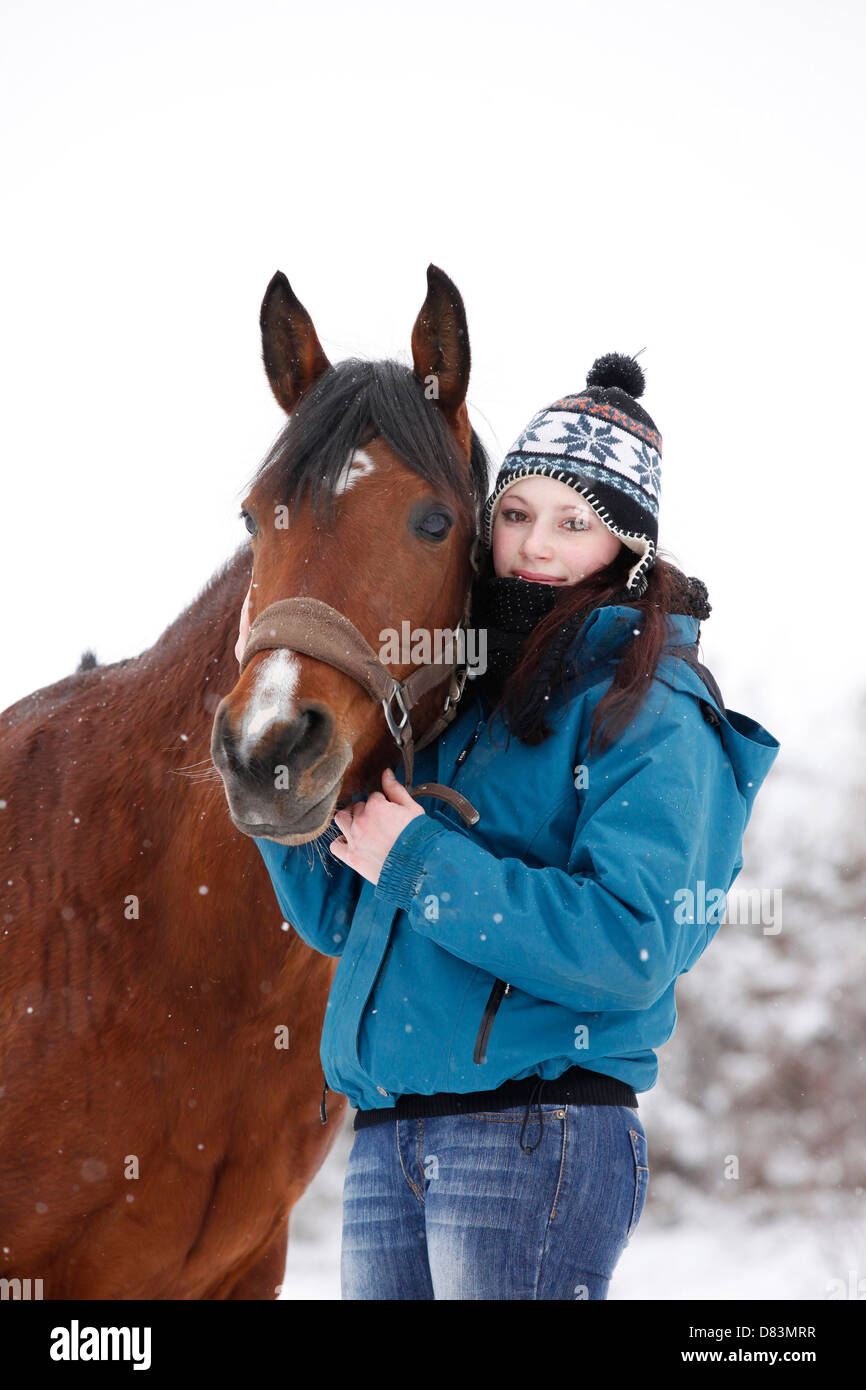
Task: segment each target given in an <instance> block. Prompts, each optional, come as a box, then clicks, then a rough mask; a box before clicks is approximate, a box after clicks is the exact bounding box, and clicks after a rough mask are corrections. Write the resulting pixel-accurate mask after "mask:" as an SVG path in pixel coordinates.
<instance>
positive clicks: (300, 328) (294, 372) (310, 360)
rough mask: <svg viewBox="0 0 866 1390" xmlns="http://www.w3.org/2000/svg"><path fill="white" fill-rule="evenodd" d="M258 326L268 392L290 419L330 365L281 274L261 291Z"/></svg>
mask: <svg viewBox="0 0 866 1390" xmlns="http://www.w3.org/2000/svg"><path fill="white" fill-rule="evenodd" d="M259 323H260V324H261V330H262V358H263V360H264V364H265V371H266V372H267V374H268V381H269V382H270V383H271V390H272V391H273V393H274V395H275V396H276V398H277V400H278V401H279V403H280V405H281V406H282V407H283V410H284V411H285V412H286V414H287V415H291V414H292V411H293V410H295V409H296V407H297V404H298V402H299V400H300V399H301V397H302V396H303V394H304V392H305V391H308V390H309V389H310V387H311V386H312V384H313V382H314V381H316V380H317V379H318V377H320V376H321V375H322V373H323V372H325V371H327V369H328V368H329V367H330V365H331V364H330V362H329V361H328V359H327V357H326V356H325V354H324V351H323V350H322V345H321V343H320V342H319V339H318V337H317V336H316V330H315V328H314V327H313V320H312V319H311V318H310V316H309V314H308V313H307V311H306V309H305V308H304V306H303V304H302V303H301V301H300V300H299V299H298V298H297V296H296V294H295V292H294V290H293V289H292V287H291V285H290V284H289V282H288V280H287V279H286V277H285V275H284V274H283V272H282V271H281V270H278V271H277V273H276V275H274V277H273V279H272V280H271V283H270V284H269V285H268V288H267V290H266V291H265V297H264V299H263V300H262V308H261V313H260V314H259Z"/></svg>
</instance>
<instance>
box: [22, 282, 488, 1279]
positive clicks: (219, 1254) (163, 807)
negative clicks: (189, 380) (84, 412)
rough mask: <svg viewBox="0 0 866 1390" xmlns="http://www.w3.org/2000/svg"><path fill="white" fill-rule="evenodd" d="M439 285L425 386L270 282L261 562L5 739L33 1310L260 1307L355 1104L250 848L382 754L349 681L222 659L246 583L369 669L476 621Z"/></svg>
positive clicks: (482, 459) (471, 482) (368, 713)
mask: <svg viewBox="0 0 866 1390" xmlns="http://www.w3.org/2000/svg"><path fill="white" fill-rule="evenodd" d="M427 281H428V291H427V297H426V299H425V302H424V305H423V307H422V309H421V311H420V313H419V315H418V318H417V320H416V323H415V327H414V330H413V334H412V355H413V367H412V368H409V367H404V366H401V365H399V364H397V363H394V362H372V363H367V362H361V361H348V362H343V363H339V364H337V365H336V366H331V365H330V364H329V362H328V361H327V359H326V357H325V355H324V353H323V351H322V349H321V346H320V344H319V341H318V338H317V336H316V332H315V329H314V327H313V324H312V321H311V320H310V317H309V315H308V314H307V313H306V311H305V310H304V308H303V306H302V305H301V304H300V303H299V302H298V300H297V299H296V298H295V296H294V294H293V293H292V291H291V289H290V287H289V284H288V281H287V280H286V279H285V277H284V276H283V275H281V274H277V275H276V276H274V278H273V280H272V281H271V284H270V286H269V287H268V291H267V293H266V295H265V299H264V302H263V304H262V312H261V326H262V342H263V353H264V361H265V367H266V371H267V374H268V378H269V380H270V383H271V386H272V388H273V391H274V393H275V395H276V397H277V400H278V401H279V402H280V404H281V405H282V406H283V408H284V409H285V410H286V412H287V413H289V414H290V415H291V417H292V418H291V419H290V421H289V422H288V424H287V425H286V427H285V429H284V430H283V432H282V434H281V435H280V437H279V438H278V440H277V442H276V444H275V445H274V448H273V449H272V450H271V453H270V454H269V456H268V458H267V459H266V460H265V462H264V463H263V464H262V466H261V468H260V469H259V470H258V472H257V474H256V476H255V478H254V480H253V482H252V484H251V488H250V491H249V493H248V496H247V497H246V498H245V501H244V514H245V515H246V517H247V518H248V521H247V525H248V528H249V529H250V530H251V531H253V532H254V533H255V534H254V538H253V540H252V547H251V549H252V555H250V550H249V548H248V547H246V546H245V547H243V548H242V549H241V550H239V551H238V553H237V554H236V555H235V556H234V557H233V558H232V559H231V560H230V561H229V562H227V564H226V565H225V566H224V567H223V568H222V569H221V570H220V571H219V572H218V573H217V574H216V575H214V576H213V578H212V579H211V580H210V582H209V583H208V585H207V586H206V588H205V589H204V590H203V591H202V593H201V594H200V595H199V597H198V598H197V599H196V600H195V601H194V602H193V603H192V604H191V605H190V606H189V608H187V610H186V611H185V612H184V613H182V614H181V616H180V617H179V618H178V619H176V621H175V622H174V623H172V625H171V626H170V627H169V628H168V629H167V630H166V631H165V632H164V633H163V634H162V636H161V637H160V639H159V640H158V641H157V642H156V643H155V644H154V646H152V647H151V648H149V649H148V650H147V651H145V652H143V653H142V654H141V655H140V656H138V657H136V658H132V659H127V660H125V661H121V662H117V663H115V664H113V665H110V666H104V667H102V666H95V667H93V668H92V669H83V667H82V669H80V670H79V671H78V672H77V673H76V674H75V675H73V676H70V677H67V678H66V679H65V680H62V681H59V682H58V683H57V684H55V685H53V686H50V687H47V688H45V689H43V690H40V691H37V692H36V693H35V694H33V695H30V696H29V697H27V698H26V699H24V700H21V701H19V702H18V703H17V704H16V705H13V706H12V707H11V708H10V709H8V710H6V711H5V713H4V714H3V715H2V716H0V798H2V805H0V817H2V821H0V824H2V826H3V830H4V835H3V843H4V845H5V846H7V847H8V864H7V867H6V870H5V871H4V873H3V882H4V890H3V897H4V900H5V901H4V903H3V908H2V919H3V920H2V927H0V931H2V935H0V1000H2V1027H0V1124H2V1134H0V1276H2V1277H5V1278H6V1279H16V1278H17V1279H20V1280H22V1281H23V1280H25V1279H30V1280H36V1279H41V1280H42V1281H43V1282H42V1291H43V1296H44V1297H45V1298H47V1299H74V1298H82V1299H92V1298H107V1299H130V1298H144V1299H157V1298H162V1299H165V1298H168V1299H210V1298H214V1299H227V1298H235V1299H251V1298H273V1297H274V1296H275V1293H276V1292H277V1291H278V1286H279V1284H280V1280H281V1277H282V1274H283V1269H284V1266H285V1257H286V1248H287V1238H288V1226H289V1217H290V1213H291V1210H292V1207H293V1205H294V1203H295V1201H296V1200H297V1199H298V1197H299V1196H300V1195H301V1193H302V1192H303V1191H304V1190H305V1188H306V1187H307V1186H308V1184H309V1183H310V1181H311V1179H312V1178H313V1176H314V1174H315V1173H316V1171H317V1170H318V1168H319V1167H320V1165H321V1164H322V1162H323V1160H324V1158H325V1156H326V1154H327V1152H328V1150H329V1148H330V1146H331V1144H332V1143H333V1140H334V1138H335V1136H336V1134H337V1132H338V1130H339V1128H340V1121H341V1119H342V1117H343V1116H344V1114H345V1108H346V1099H345V1097H342V1096H341V1097H336V1098H333V1099H332V1103H331V1107H330V1113H329V1115H328V1123H327V1124H326V1125H324V1126H323V1124H322V1120H321V1116H320V1108H319V1107H320V1097H321V1093H322V1082H323V1077H322V1072H321V1067H320V1063H319V1040H320V1033H321V1027H322V1021H323V1017H324V1010H325V1004H326V1001H327V997H328V992H329V989H330V984H331V979H332V976H333V971H334V966H335V960H334V959H333V958H331V957H327V956H323V955H320V954H318V953H317V952H315V951H313V950H311V949H310V948H309V947H308V946H307V945H306V944H305V943H304V942H303V941H302V940H301V938H300V937H299V936H297V934H296V933H295V932H294V930H293V929H292V928H291V927H290V926H289V925H288V924H286V923H284V922H282V920H281V914H280V910H279V907H278V905H277V902H276V898H275V895H274V892H273V888H272V885H271V882H270V879H269V878H268V875H267V872H266V870H265V867H264V864H263V862H262V859H261V856H260V854H259V852H258V849H257V848H256V846H255V845H254V844H253V842H252V840H251V839H250V838H248V837H249V835H253V834H254V835H264V834H269V833H270V834H272V836H273V837H274V838H279V839H281V840H282V841H283V842H284V843H287V844H298V845H300V844H302V843H304V842H307V841H315V840H316V837H317V836H319V835H322V834H323V832H325V831H327V829H328V824H329V821H330V820H331V817H332V815H333V810H334V807H335V806H337V805H342V804H345V803H346V802H347V801H349V800H350V799H351V798H352V796H353V795H355V794H357V793H360V794H365V793H369V792H370V791H372V790H376V789H379V787H380V778H381V773H382V771H383V770H384V768H385V767H386V766H394V765H395V763H396V749H395V745H394V743H393V741H392V739H391V735H390V733H389V731H388V727H387V725H386V722H385V719H384V718H383V711H382V708H381V707H380V705H379V704H377V702H376V701H374V700H371V699H370V698H369V695H368V694H367V693H366V691H365V690H363V689H362V688H361V687H360V686H359V685H358V684H357V683H356V682H355V681H354V680H353V679H352V678H351V677H350V676H349V675H346V674H343V673H342V672H340V671H338V670H335V669H333V668H332V667H331V666H330V665H329V664H326V663H324V662H322V661H318V660H316V659H314V658H312V657H308V656H303V655H297V654H294V655H293V654H291V653H287V652H286V651H278V652H273V651H271V652H268V651H263V652H260V653H259V654H258V655H256V656H255V657H254V658H253V659H252V660H250V661H249V664H248V665H246V667H245V669H244V671H243V674H242V675H241V676H240V677H239V675H238V662H237V659H236V657H235V654H234V648H235V639H236V637H237V630H238V617H239V613H240V610H241V607H242V604H243V600H244V595H245V594H246V593H247V592H248V591H249V594H250V598H251V612H252V615H253V616H254V615H255V613H256V612H257V611H260V610H261V608H262V607H263V606H265V605H268V604H270V603H272V602H274V601H277V600H280V599H284V598H287V597H292V596H296V595H311V596H314V597H316V598H318V599H321V600H323V601H325V602H326V603H328V604H330V605H332V606H333V607H334V608H335V609H337V610H338V611H339V612H340V613H341V614H344V615H346V617H348V618H349V619H350V620H351V621H352V622H353V623H354V624H355V625H356V626H357V627H358V628H359V629H360V631H361V632H362V634H363V635H364V636H365V637H366V638H367V640H368V641H369V642H370V643H371V645H372V646H373V647H374V648H378V647H379V646H380V645H381V644H380V641H379V634H380V632H381V631H382V630H383V629H389V628H394V629H397V630H398V631H399V630H400V627H401V623H402V622H403V620H405V619H408V620H409V622H410V623H411V624H412V626H413V627H414V626H422V627H424V628H435V627H441V628H443V629H444V628H452V629H453V628H454V626H455V624H456V623H457V621H458V620H459V617H460V614H461V611H462V609H463V604H464V599H465V595H466V592H467V589H468V584H469V578H470V570H469V548H470V544H471V542H472V540H473V538H474V536H475V533H476V527H477V522H478V513H479V507H480V503H481V501H482V500H483V497H484V495H485V491H486V486H487V471H486V456H485V454H484V450H483V449H482V447H481V445H480V444H479V442H478V440H477V437H476V436H475V435H474V434H473V432H472V431H471V428H470V426H469V423H468V418H467V413H466V405H465V395H466V386H467V381H468V376H469V340H468V334H467V331H466V321H465V315H464V311H463V304H462V301H461V299H460V295H459V294H458V292H457V290H456V288H455V287H454V286H453V285H452V283H451V281H450V280H449V279H448V278H447V276H445V275H444V274H443V273H442V272H441V271H439V270H437V268H436V267H434V266H430V267H429V268H428V272H427ZM322 499H324V500H325V501H326V502H327V504H328V517H329V520H328V522H327V524H324V523H323V520H322V516H321V514H320V504H321V501H322ZM286 517H287V518H288V524H287V525H285V524H283V523H284V520H285V518H286ZM251 566H252V578H251ZM390 669H392V674H393V675H394V676H395V677H398V678H400V679H402V677H403V676H404V675H406V674H407V672H408V671H409V670H410V669H411V663H410V664H409V665H406V666H402V667H399V668H396V669H394V668H390ZM441 693H442V692H441V690H433V691H431V692H430V694H429V696H424V697H423V699H422V701H421V702H420V704H419V705H418V707H417V710H415V711H413V725H414V728H415V733H416V737H417V736H418V735H420V734H421V733H423V732H424V730H425V729H426V728H428V727H430V726H431V725H432V722H433V720H434V718H435V716H436V714H437V713H438V712H439V711H440V710H441V708H442V700H441ZM212 737H213V748H214V750H215V751H216V755H217V761H218V762H219V764H220V768H219V770H216V769H215V768H214V766H213V765H212V764H211V762H210V749H211V746H212V745H211V740H212ZM275 757H276V758H278V760H279V762H280V763H281V764H287V765H288V766H289V767H290V769H291V770H292V773H293V778H292V786H293V790H292V791H286V790H282V791H281V792H280V794H279V798H278V800H276V801H275V799H274V797H275V793H274V781H273V775H272V767H273V764H274V761H275ZM196 766H200V767H201V769H202V771H201V773H200V774H198V773H195V772H190V771H189V769H190V768H191V767H192V768H194V767H196ZM178 774H180V775H178ZM227 800H228V805H227ZM323 848H324V845H323V844H313V846H312V849H311V850H310V851H306V850H303V849H298V851H297V852H298V853H299V854H302V853H303V854H305V855H306V854H307V853H319V854H321V853H322V851H323ZM281 1039H282V1041H279V1040H281ZM286 1040H287V1042H288V1045H286Z"/></svg>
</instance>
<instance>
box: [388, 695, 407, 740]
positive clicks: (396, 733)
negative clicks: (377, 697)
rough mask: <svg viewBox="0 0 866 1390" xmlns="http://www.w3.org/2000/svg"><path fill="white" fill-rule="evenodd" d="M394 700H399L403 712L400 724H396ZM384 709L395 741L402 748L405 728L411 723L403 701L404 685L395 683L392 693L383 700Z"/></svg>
mask: <svg viewBox="0 0 866 1390" xmlns="http://www.w3.org/2000/svg"><path fill="white" fill-rule="evenodd" d="M392 700H396V701H397V704H398V705H399V706H400V709H401V710H402V712H403V718H402V719H401V720H400V723H399V724H395V722H394V715H393V714H392V712H391V701H392ZM382 709H383V710H384V712H385V719H386V721H387V724H388V728H389V729H390V730H391V734H392V735H393V737H394V740H395V742H396V743H397V744H398V746H399V747H401V748H402V746H403V743H404V741H405V740H404V737H403V730H404V729H405V727H406V725H407V724H408V723H409V711H408V709H407V708H406V705H405V704H404V702H403V688H402V686H400V685H395V686H394V689H393V690H392V691H391V694H390V695H386V696H385V698H384V700H383V701H382Z"/></svg>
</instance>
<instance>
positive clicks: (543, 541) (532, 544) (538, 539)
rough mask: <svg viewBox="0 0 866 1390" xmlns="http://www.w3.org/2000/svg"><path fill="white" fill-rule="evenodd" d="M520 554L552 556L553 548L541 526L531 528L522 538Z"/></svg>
mask: <svg viewBox="0 0 866 1390" xmlns="http://www.w3.org/2000/svg"><path fill="white" fill-rule="evenodd" d="M520 550H521V554H525V555H538V556H542V555H552V554H553V547H552V545H551V543H550V541H549V539H548V537H547V535H546V533H545V530H544V528H543V527H541V526H533V527H531V528H530V530H529V531H528V532H527V534H526V536H525V537H524V541H523V545H522V546H521V547H520Z"/></svg>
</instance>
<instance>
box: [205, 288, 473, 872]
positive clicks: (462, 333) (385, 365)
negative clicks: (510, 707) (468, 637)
mask: <svg viewBox="0 0 866 1390" xmlns="http://www.w3.org/2000/svg"><path fill="white" fill-rule="evenodd" d="M260 321H261V330H262V350H263V359H264V365H265V370H266V372H267V376H268V380H269V382H270V385H271V389H272V390H273V392H274V395H275V397H276V399H277V401H278V402H279V404H280V405H281V406H282V408H283V410H285V412H286V414H287V415H288V416H289V417H290V418H289V421H288V423H287V425H286V426H285V428H284V429H283V431H282V433H281V434H280V435H279V437H278V439H277V440H276V442H275V444H274V445H273V447H272V449H271V450H270V452H269V454H268V456H267V457H266V458H265V460H264V462H263V463H262V465H261V467H260V468H259V470H258V471H257V473H256V475H255V477H254V478H253V480H252V482H251V484H250V487H249V490H248V492H247V495H246V497H245V498H244V501H243V505H242V513H241V514H242V516H243V517H244V519H245V521H246V525H247V529H248V530H249V532H250V535H251V550H252V578H251V582H250V587H249V590H248V593H247V599H246V604H245V615H244V617H245V624H244V626H243V627H242V635H241V638H240V639H239V643H238V649H237V655H238V658H239V662H240V667H241V669H240V675H239V679H238V681H237V683H236V685H235V687H234V689H233V690H232V691H231V692H230V693H229V694H228V695H227V696H225V698H224V699H222V700H221V702H220V704H219V705H218V707H217V709H216V712H215V716H214V723H213V731H212V738H211V756H212V758H213V762H214V765H215V766H216V768H217V769H218V771H219V773H220V775H221V777H222V780H223V784H224V787H225V792H226V797H227V799H228V807H229V812H230V815H231V818H232V821H233V823H234V824H235V826H236V827H237V829H238V830H240V831H242V832H243V833H244V834H247V835H251V836H265V837H267V838H270V839H274V840H277V841H278V842H280V843H282V844H286V845H297V844H302V843H305V842H306V841H309V840H312V839H314V838H316V837H317V836H318V835H320V834H322V833H323V832H324V830H325V829H326V828H327V826H328V825H329V823H330V821H331V820H332V818H333V815H334V812H335V811H336V810H337V809H338V807H339V806H342V805H345V804H347V803H348V802H349V801H350V800H351V799H352V798H353V796H354V795H356V794H365V793H368V792H369V791H372V790H376V789H378V788H379V785H380V779H381V775H382V772H383V771H384V769H385V767H386V766H392V765H393V763H394V756H395V742H394V739H395V737H396V738H397V741H398V744H399V741H400V735H399V732H395V729H397V730H399V719H400V717H401V712H402V715H405V714H406V711H405V710H404V709H403V706H402V701H398V706H399V709H398V711H397V714H398V722H397V724H396V726H395V722H394V718H393V716H392V714H391V711H390V707H389V702H388V700H381V699H379V698H375V697H376V696H377V695H381V693H382V689H383V688H384V687H383V681H384V683H385V686H388V687H392V686H393V685H394V684H395V682H397V683H400V682H403V681H404V680H407V678H408V681H407V689H408V688H409V684H410V683H411V682H412V681H415V685H414V687H413V692H414V693H413V695H412V696H410V698H409V704H410V705H411V704H413V703H414V704H416V706H417V708H416V709H415V710H414V711H413V713H412V721H413V727H412V734H413V735H414V737H415V738H416V739H417V738H418V737H419V736H420V734H421V733H422V732H423V731H425V730H428V729H430V728H431V727H433V726H434V720H435V719H436V715H437V713H439V714H441V712H442V711H443V709H446V710H447V708H448V699H449V698H451V699H453V696H454V686H453V684H452V686H451V696H450V697H449V695H448V691H449V682H448V674H449V673H448V670H447V669H446V667H445V665H442V666H441V667H440V669H438V670H431V669H430V667H431V666H434V665H437V663H438V662H439V660H440V655H439V654H440V653H442V652H443V651H444V653H445V657H444V660H445V662H446V663H447V661H448V656H449V652H450V653H453V641H452V642H451V644H450V646H449V639H453V638H454V637H455V636H456V635H457V633H458V629H459V624H460V622H461V619H462V618H465V617H466V613H467V596H468V593H469V588H470V583H471V579H472V567H473V564H474V563H475V561H476V555H477V544H478V542H477V536H478V521H479V514H480V506H481V503H482V502H483V499H484V496H485V495H486V489H487V483H488V478H487V457H486V454H485V451H484V449H483V447H482V446H481V444H480V442H479V441H478V439H477V436H476V435H475V434H474V432H473V431H472V428H471V426H470V423H469V417H468V413H467V409H466V390H467V385H468V381H469V370H470V352H469V335H468V331H467V326H466V315H465V311H464V307H463V301H462V299H461V297H460V294H459V292H458V290H457V288H456V286H455V285H454V284H453V283H452V282H451V280H449V278H448V276H447V275H445V274H444V273H443V272H442V271H441V270H439V269H438V268H437V267H436V266H433V265H431V266H429V267H428V269H427V296H426V298H425V300H424V303H423V305H422V307H421V310H420V312H419V313H418V317H417V319H416V320H415V325H414V327H413V330H412V339H411V346H412V361H413V365H412V367H411V368H410V367H406V366H403V365H401V364H400V363H397V362H394V361H378V362H366V361H362V360H359V359H349V360H347V361H344V362H341V363H338V364H337V365H332V364H331V363H330V362H329V361H328V359H327V357H326V356H325V353H324V351H323V349H322V347H321V344H320V343H319V339H318V336H317V334H316V330H315V327H314V326H313V321H312V319H311V317H310V315H309V314H308V313H307V311H306V309H305V308H304V306H303V305H302V304H301V303H300V302H299V300H298V299H297V297H296V296H295V294H294V293H293V291H292V289H291V287H290V285H289V282H288V280H287V279H286V277H285V276H284V275H283V274H282V273H281V272H278V273H277V274H276V275H275V276H274V277H273V279H272V280H271V283H270V285H269V286H268V289H267V291H266V293H265V297H264V300H263V302H262V308H261V319H260ZM286 600H291V602H289V603H286V602H285V601H286ZM302 601H303V602H302ZM247 624H248V625H249V628H250V633H249V640H245V639H246V626H247ZM282 624H285V625H284V626H281V625H282ZM313 630H315V634H316V637H315V641H313V642H312V643H311V642H309V641H308V640H307V638H308V636H309V633H310V632H311V631H313ZM323 632H327V640H325V638H324V636H323ZM309 645H312V647H313V649H314V651H315V653H316V654H315V655H314V654H312V653H311V652H310V651H305V650H304V648H305V646H309ZM431 653H435V655H433V656H431ZM453 666H454V661H453V660H452V661H451V667H452V668H453ZM422 670H423V675H422V674H421V672H422ZM419 678H420V682H421V683H420V684H419V683H418V679H419ZM452 679H453V678H452ZM459 689H461V690H462V684H461V685H460V687H459ZM399 693H402V688H401V692H399ZM371 695H373V696H374V698H372V699H371ZM457 698H459V693H458V696H457ZM452 713H453V711H452ZM404 722H405V721H404ZM410 747H411V743H410ZM407 785H408V778H407ZM428 785H430V786H433V785H434V784H428ZM440 790H441V789H440ZM430 794H431V795H435V794H437V793H435V792H431V793H430Z"/></svg>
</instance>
